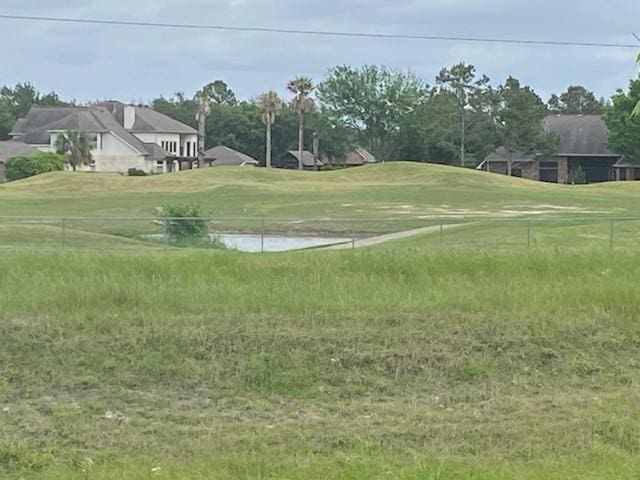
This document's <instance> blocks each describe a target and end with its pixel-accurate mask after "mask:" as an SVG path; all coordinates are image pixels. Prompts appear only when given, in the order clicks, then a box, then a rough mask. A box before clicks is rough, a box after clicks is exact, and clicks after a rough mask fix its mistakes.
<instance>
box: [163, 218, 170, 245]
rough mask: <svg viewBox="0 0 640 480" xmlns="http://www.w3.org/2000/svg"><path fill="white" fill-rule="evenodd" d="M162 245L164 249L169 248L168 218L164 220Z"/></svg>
mask: <svg viewBox="0 0 640 480" xmlns="http://www.w3.org/2000/svg"><path fill="white" fill-rule="evenodd" d="M162 235H163V237H164V238H163V239H162V240H164V241H163V243H164V248H165V249H168V248H169V217H166V218H165V219H164V232H163V234H162Z"/></svg>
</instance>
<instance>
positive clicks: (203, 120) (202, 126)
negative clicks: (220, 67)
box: [196, 83, 215, 166]
mask: <svg viewBox="0 0 640 480" xmlns="http://www.w3.org/2000/svg"><path fill="white" fill-rule="evenodd" d="M214 94H215V92H214V87H213V83H209V84H208V85H205V86H204V87H203V88H202V90H200V91H199V92H198V93H196V101H197V102H198V112H197V113H196V120H197V121H198V166H200V165H202V163H203V161H204V151H205V148H206V146H205V136H206V127H207V118H208V117H209V115H211V103H212V101H213V98H214Z"/></svg>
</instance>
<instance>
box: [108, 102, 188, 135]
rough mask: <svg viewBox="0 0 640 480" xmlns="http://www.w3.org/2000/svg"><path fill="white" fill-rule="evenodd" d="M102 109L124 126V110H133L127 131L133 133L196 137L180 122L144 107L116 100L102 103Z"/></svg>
mask: <svg viewBox="0 0 640 480" xmlns="http://www.w3.org/2000/svg"><path fill="white" fill-rule="evenodd" d="M102 106H103V107H106V109H107V110H108V111H109V113H111V115H113V117H115V119H116V120H117V121H118V123H120V125H124V110H125V108H127V107H133V108H134V109H135V120H134V122H133V126H132V127H131V128H130V129H129V131H131V132H133V133H179V134H180V135H197V134H198V131H197V130H196V129H195V128H193V127H191V126H189V125H186V124H184V123H182V122H179V121H177V120H174V119H173V118H171V117H168V116H167V115H165V114H163V113H160V112H158V111H156V110H154V109H153V108H151V107H148V106H146V105H125V104H124V103H122V102H118V101H116V100H109V101H107V102H104V103H102Z"/></svg>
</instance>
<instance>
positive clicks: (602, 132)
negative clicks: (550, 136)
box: [542, 115, 617, 156]
mask: <svg viewBox="0 0 640 480" xmlns="http://www.w3.org/2000/svg"><path fill="white" fill-rule="evenodd" d="M542 126H543V128H544V131H545V132H547V133H555V134H556V135H558V137H560V152H559V153H558V155H610V156H617V155H616V154H615V153H613V152H611V151H610V150H609V149H608V147H607V137H608V130H607V126H606V125H605V123H604V120H603V118H602V116H601V115H549V116H548V117H546V118H545V119H544V120H543V123H542Z"/></svg>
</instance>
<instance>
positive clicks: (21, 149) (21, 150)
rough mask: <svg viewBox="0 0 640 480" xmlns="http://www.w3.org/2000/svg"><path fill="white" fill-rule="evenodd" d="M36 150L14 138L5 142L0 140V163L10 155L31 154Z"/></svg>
mask: <svg viewBox="0 0 640 480" xmlns="http://www.w3.org/2000/svg"><path fill="white" fill-rule="evenodd" d="M37 151H38V150H36V149H35V148H33V147H32V146H30V145H27V144H26V143H23V142H18V141H16V140H7V141H6V142H0V163H4V162H6V161H7V160H8V159H10V158H11V157H17V156H20V155H28V156H29V155H33V154H34V153H36V152H37Z"/></svg>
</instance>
